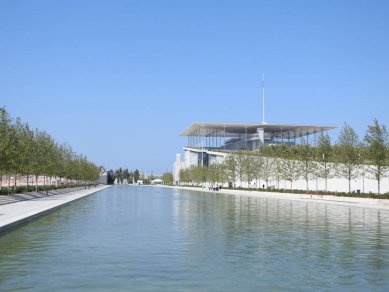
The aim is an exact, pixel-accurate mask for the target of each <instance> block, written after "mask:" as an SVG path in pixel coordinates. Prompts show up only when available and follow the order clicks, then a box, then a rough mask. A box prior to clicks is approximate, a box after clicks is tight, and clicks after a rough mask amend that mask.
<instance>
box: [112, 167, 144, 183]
mask: <svg viewBox="0 0 389 292" xmlns="http://www.w3.org/2000/svg"><path fill="white" fill-rule="evenodd" d="M109 174H110V177H111V178H112V181H111V182H109V183H114V181H115V180H116V181H117V183H123V182H124V181H125V180H126V181H127V182H128V183H133V182H135V183H137V182H138V180H139V179H140V176H141V175H140V172H139V170H138V169H135V170H133V171H129V170H128V168H125V169H123V168H121V167H120V168H118V169H116V170H112V169H111V170H110V171H109Z"/></svg>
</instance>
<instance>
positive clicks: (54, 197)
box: [0, 185, 110, 232]
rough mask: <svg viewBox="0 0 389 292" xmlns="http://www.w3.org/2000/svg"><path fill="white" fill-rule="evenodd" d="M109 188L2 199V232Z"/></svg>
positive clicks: (0, 225) (102, 187) (14, 196)
mask: <svg viewBox="0 0 389 292" xmlns="http://www.w3.org/2000/svg"><path fill="white" fill-rule="evenodd" d="M108 187H110V186H102V185H100V186H97V187H95V188H90V189H84V188H72V189H68V191H67V192H66V191H65V190H55V191H51V192H50V193H49V194H48V195H46V193H40V192H38V193H28V194H20V195H12V196H10V197H11V198H10V199H9V200H8V201H7V200H6V199H3V198H1V200H4V203H2V205H0V232H2V231H5V230H7V229H10V228H12V227H14V226H16V225H18V224H20V223H23V222H25V221H28V220H31V219H33V218H35V217H38V216H41V215H43V214H46V213H48V212H51V211H53V210H54V209H56V208H59V207H62V206H64V205H66V204H68V203H70V202H72V201H74V200H77V199H80V198H82V197H85V196H87V195H90V194H93V193H96V192H98V191H101V190H103V189H105V188H108ZM5 197H8V196H5ZM12 200H13V201H12Z"/></svg>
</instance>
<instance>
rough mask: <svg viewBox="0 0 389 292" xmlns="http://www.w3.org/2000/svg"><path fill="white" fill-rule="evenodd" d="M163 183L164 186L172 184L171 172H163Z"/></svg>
mask: <svg viewBox="0 0 389 292" xmlns="http://www.w3.org/2000/svg"><path fill="white" fill-rule="evenodd" d="M162 180H163V183H164V184H166V185H171V184H173V174H172V173H171V172H164V173H163V174H162Z"/></svg>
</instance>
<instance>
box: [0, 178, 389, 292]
mask: <svg viewBox="0 0 389 292" xmlns="http://www.w3.org/2000/svg"><path fill="white" fill-rule="evenodd" d="M72 289H74V290H78V291H80V290H92V289H93V290H99V291H107V290H111V291H118V290H126V291H171V290H180V291H263V290H273V291H274V290H299V291H301V290H306V291H312V290H325V291H330V290H331V291H332V290H345V291H346V290H353V291H356V290H376V291H388V290H389V213H388V212H386V211H385V212H384V211H377V210H373V209H362V208H349V207H340V206H331V205H328V206H327V205H324V204H318V203H303V202H293V201H288V200H276V199H266V198H253V197H245V196H229V195H223V194H220V193H215V194H210V193H201V192H193V191H184V190H173V189H165V188H152V187H130V186H117V187H112V188H109V189H106V190H103V191H101V192H99V193H96V194H93V195H90V196H88V197H86V198H84V199H81V200H79V201H77V202H74V203H72V204H71V205H69V206H67V207H64V208H62V209H59V210H57V211H55V212H54V213H51V214H50V215H47V216H44V217H41V218H39V219H37V220H35V221H33V222H30V223H28V224H26V225H24V226H22V227H19V228H17V229H15V230H13V231H12V232H9V233H6V234H3V235H0V290H1V291H7V290H12V291H15V290H36V291H61V290H72Z"/></svg>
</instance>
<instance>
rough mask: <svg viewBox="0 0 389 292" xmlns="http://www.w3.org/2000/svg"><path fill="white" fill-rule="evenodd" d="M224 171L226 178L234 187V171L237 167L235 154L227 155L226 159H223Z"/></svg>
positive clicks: (235, 171)
mask: <svg viewBox="0 0 389 292" xmlns="http://www.w3.org/2000/svg"><path fill="white" fill-rule="evenodd" d="M224 165H225V167H224V168H225V172H226V176H227V179H228V180H229V181H230V182H232V183H233V187H235V180H236V173H237V169H238V163H237V160H236V156H235V155H228V156H227V158H226V160H225V161H224Z"/></svg>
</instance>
